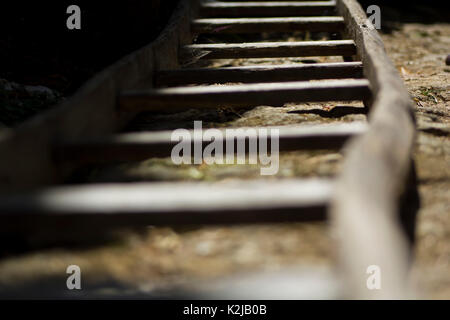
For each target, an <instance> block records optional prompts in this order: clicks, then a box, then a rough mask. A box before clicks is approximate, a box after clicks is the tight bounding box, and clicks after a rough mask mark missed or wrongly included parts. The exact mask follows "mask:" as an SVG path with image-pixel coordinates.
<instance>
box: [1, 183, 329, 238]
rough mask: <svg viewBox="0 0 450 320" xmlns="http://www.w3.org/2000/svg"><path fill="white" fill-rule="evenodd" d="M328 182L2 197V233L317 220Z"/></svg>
mask: <svg viewBox="0 0 450 320" xmlns="http://www.w3.org/2000/svg"><path fill="white" fill-rule="evenodd" d="M331 192H332V184H331V183H330V182H329V181H328V180H289V181H271V182H270V183H267V182H264V181H261V180H257V181H237V182H228V183H133V184H95V185H87V186H69V187H56V188H49V189H43V190H40V191H37V192H34V193H28V194H15V195H9V196H8V197H6V196H0V220H1V223H0V228H2V229H6V230H10V229H14V228H26V227H29V228H39V227H49V226H58V227H59V228H61V227H63V226H67V227H68V228H71V229H72V228H81V230H80V231H81V232H82V231H83V230H84V228H92V227H94V228H98V227H101V228H108V227H125V226H145V225H180V224H184V225H186V224H188V225H189V224H220V223H239V224H241V223H261V222H287V221H304V220H320V219H323V218H324V217H325V208H326V205H327V202H328V200H329V198H330V194H331Z"/></svg>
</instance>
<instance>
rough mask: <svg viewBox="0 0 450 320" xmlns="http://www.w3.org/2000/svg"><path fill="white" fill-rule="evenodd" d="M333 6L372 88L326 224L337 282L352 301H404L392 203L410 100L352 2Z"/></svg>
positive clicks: (399, 236) (402, 259)
mask: <svg viewBox="0 0 450 320" xmlns="http://www.w3.org/2000/svg"><path fill="white" fill-rule="evenodd" d="M337 6H338V12H339V14H341V15H342V16H344V17H345V19H346V21H347V24H348V27H349V28H348V33H349V35H350V36H351V37H352V38H354V39H355V42H356V43H357V46H358V54H359V56H360V57H361V59H362V61H363V64H364V71H365V76H366V77H367V78H368V79H369V81H370V83H371V86H372V88H373V89H374V102H373V105H372V108H371V112H370V114H369V119H370V125H371V127H370V128H371V129H370V130H369V131H368V132H367V133H366V134H364V135H363V136H362V137H361V138H359V139H357V140H356V141H354V142H353V143H352V144H351V145H350V146H349V148H348V150H349V153H348V155H347V157H346V162H345V165H344V169H343V172H342V176H341V177H340V178H339V182H338V187H337V190H336V193H335V195H334V196H333V205H332V208H331V211H330V212H331V218H332V220H333V221H332V224H331V225H332V226H333V227H334V228H335V232H336V234H338V235H340V237H339V246H338V248H339V256H340V261H341V263H342V265H341V269H340V270H342V271H343V274H342V278H343V280H344V281H346V282H345V283H346V284H347V288H346V290H347V292H348V293H349V295H350V296H351V297H352V298H358V299H392V298H395V299H398V298H411V297H412V291H411V290H410V289H411V288H410V287H409V286H408V280H407V279H408V273H409V268H408V264H409V261H410V260H409V253H408V245H407V242H406V237H405V235H404V233H403V232H402V230H401V228H400V226H399V213H398V205H399V197H400V194H401V192H402V190H403V189H404V187H405V183H406V178H407V175H408V171H409V167H410V160H411V153H412V147H413V142H414V135H415V128H414V121H413V112H412V110H413V103H412V101H411V98H410V96H409V94H408V91H407V90H406V88H405V86H404V84H403V82H402V80H401V78H400V76H399V75H398V73H397V70H396V68H395V66H394V65H393V64H392V62H391V61H390V59H389V58H388V57H387V55H386V52H385V49H384V46H383V42H382V40H381V38H380V36H379V35H378V32H377V31H376V30H375V29H374V28H370V27H369V22H368V20H367V17H366V15H365V13H364V11H363V10H362V8H361V7H360V5H359V4H358V3H357V2H356V1H355V0H338V1H337ZM372 265H376V266H378V267H379V268H380V270H381V274H382V279H383V280H382V288H381V289H380V290H368V289H367V286H366V281H367V274H366V271H367V268H368V267H369V266H372Z"/></svg>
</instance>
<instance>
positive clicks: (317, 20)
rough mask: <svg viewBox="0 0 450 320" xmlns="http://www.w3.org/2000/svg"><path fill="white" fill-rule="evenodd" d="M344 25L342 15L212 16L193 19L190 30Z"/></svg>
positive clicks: (280, 29) (336, 29)
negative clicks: (284, 16) (281, 16)
mask: <svg viewBox="0 0 450 320" xmlns="http://www.w3.org/2000/svg"><path fill="white" fill-rule="evenodd" d="M344 27H345V24H344V19H343V18H342V17H306V18H305V17H286V18H234V19H218V18H214V19H197V20H194V21H193V22H192V25H191V30H192V32H194V33H261V32H294V31H311V32H319V31H329V32H339V31H341V30H343V29H344Z"/></svg>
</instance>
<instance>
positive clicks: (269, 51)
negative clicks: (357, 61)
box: [182, 40, 356, 59]
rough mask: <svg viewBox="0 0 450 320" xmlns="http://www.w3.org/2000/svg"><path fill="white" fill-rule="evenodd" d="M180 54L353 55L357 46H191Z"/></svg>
mask: <svg viewBox="0 0 450 320" xmlns="http://www.w3.org/2000/svg"><path fill="white" fill-rule="evenodd" d="M182 54H183V56H185V57H186V58H187V57H194V56H198V55H200V54H201V55H203V56H204V58H205V59H237V58H277V57H309V56H352V55H354V54H356V47H355V43H354V42H353V40H334V41H299V42H254V43H240V44H234V43H217V44H192V45H187V46H185V47H184V50H183V52H182Z"/></svg>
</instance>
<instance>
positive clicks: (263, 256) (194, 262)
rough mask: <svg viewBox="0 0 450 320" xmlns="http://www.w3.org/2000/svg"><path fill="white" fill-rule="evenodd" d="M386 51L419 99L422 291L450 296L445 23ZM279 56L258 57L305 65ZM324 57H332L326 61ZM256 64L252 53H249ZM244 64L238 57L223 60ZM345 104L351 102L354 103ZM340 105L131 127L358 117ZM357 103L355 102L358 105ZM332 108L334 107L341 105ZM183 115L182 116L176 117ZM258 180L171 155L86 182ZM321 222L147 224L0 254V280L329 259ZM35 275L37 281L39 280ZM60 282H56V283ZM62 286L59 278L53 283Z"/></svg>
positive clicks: (149, 281)
mask: <svg viewBox="0 0 450 320" xmlns="http://www.w3.org/2000/svg"><path fill="white" fill-rule="evenodd" d="M383 39H384V41H385V44H386V48H387V51H388V53H389V55H390V56H391V58H392V60H393V61H394V63H395V65H396V66H397V68H398V70H399V72H400V73H401V75H402V77H403V78H404V80H405V83H406V85H407V87H408V89H409V91H410V93H411V95H412V97H413V98H414V99H415V101H416V115H417V124H418V129H419V130H418V131H419V133H418V137H417V144H416V150H415V153H414V158H415V161H416V166H417V171H418V179H419V186H418V187H419V192H420V196H421V201H422V206H421V209H420V211H419V214H418V224H417V229H416V237H417V242H416V246H415V260H414V266H413V271H414V274H415V278H416V279H418V280H417V281H418V283H419V288H420V291H421V292H422V294H423V296H424V297H426V298H433V299H434V298H447V299H448V298H450V191H449V190H450V188H449V186H450V139H449V131H450V107H449V103H448V100H449V83H450V82H449V72H450V67H448V66H445V62H444V60H445V57H446V55H447V54H449V53H450V52H449V51H450V24H435V25H425V24H412V23H406V24H402V25H401V26H400V27H399V28H397V29H396V30H393V31H392V32H391V33H386V34H383ZM305 60H308V59H307V58H306V59H298V60H295V59H294V60H292V59H282V60H279V61H273V60H270V61H260V63H269V64H273V63H302V62H307V61H305ZM322 61H329V60H328V59H323V60H322ZM253 62H254V61H253ZM220 63H222V64H223V65H241V64H243V63H246V62H244V61H242V60H234V61H222V62H220ZM355 104H356V103H351V104H348V105H355ZM345 106H346V105H345V104H342V103H338V104H301V105H297V104H292V105H288V106H286V107H285V108H273V107H270V106H259V107H257V108H255V109H252V110H250V111H241V110H233V109H227V108H223V109H221V110H219V111H217V112H213V114H211V113H196V112H187V113H186V114H184V115H182V116H183V117H180V115H179V116H177V117H173V116H168V115H158V116H157V117H156V118H155V117H149V116H147V117H145V116H144V117H140V118H139V120H138V121H135V122H134V123H133V125H132V128H130V129H133V130H144V129H145V130H147V129H152V130H156V129H167V128H169V129H170V128H171V126H172V127H174V128H179V127H190V126H192V125H193V122H192V121H193V120H202V119H203V120H204V122H205V123H204V126H205V127H206V126H222V127H223V126H245V125H281V124H283V125H286V124H296V125H302V124H304V123H308V124H310V123H328V122H337V121H365V120H366V116H365V114H364V110H363V109H362V108H361V109H360V110H358V109H357V110H356V111H353V112H350V111H349V109H346V108H345ZM356 106H360V107H362V105H361V104H360V103H359V104H358V105H356ZM333 110H334V111H333ZM338 111H339V112H338ZM181 118H183V119H184V120H181ZM342 158H343V155H342V154H341V153H336V152H326V151H324V152H314V153H311V152H291V153H286V154H282V155H281V158H280V171H279V173H278V175H276V176H274V177H270V178H267V179H281V178H283V179H289V178H291V177H310V176H321V177H331V176H334V175H336V174H337V173H339V168H340V164H341V163H342ZM257 177H258V178H259V168H258V166H216V167H210V166H205V165H200V166H183V167H175V166H173V165H172V163H171V162H170V161H169V159H159V160H155V159H150V160H147V161H143V162H139V163H128V164H123V165H121V166H110V167H107V168H101V169H100V168H98V169H95V170H91V171H89V174H87V175H86V176H85V179H87V180H89V181H128V180H132V179H136V178H139V179H140V180H150V181H158V180H172V181H179V180H196V181H227V180H230V179H238V178H257ZM328 231H329V230H328V226H327V224H326V223H297V224H285V225H283V224H281V225H264V226H263V225H261V226H259V225H250V226H236V227H202V226H193V227H189V228H170V227H167V228H147V229H145V230H140V231H139V232H138V231H123V232H122V233H121V234H119V235H118V236H117V237H116V238H115V239H116V240H115V241H114V242H108V243H103V244H99V245H94V246H89V247H87V248H86V247H84V248H78V249H65V248H51V249H46V250H39V251H33V252H27V253H23V254H21V255H15V256H9V257H6V258H4V259H2V260H1V261H0V285H1V284H3V285H5V284H12V285H14V286H19V287H20V285H21V284H22V285H28V284H30V283H33V282H34V284H39V286H41V287H40V288H45V283H47V284H48V283H55V281H56V283H59V282H60V283H61V285H62V286H63V285H64V284H65V277H66V274H65V270H66V268H67V266H68V265H72V264H75V265H79V266H80V267H81V269H82V274H83V283H84V284H85V287H86V288H89V287H95V286H100V285H102V284H105V283H116V284H117V283H118V284H120V285H123V286H126V287H133V288H137V289H139V290H141V291H146V292H152V291H154V290H157V289H161V288H167V287H170V286H172V285H175V284H183V283H190V282H192V281H193V280H194V279H199V280H205V279H216V278H218V277H222V276H225V275H231V274H237V273H240V272H251V273H255V272H257V271H277V270H278V271H279V270H284V268H290V267H299V266H304V267H308V266H322V267H325V268H327V267H332V266H333V265H334V262H335V261H334V259H335V257H334V252H335V248H334V241H333V235H331V234H330V233H329V232H328ZM36 280H38V282H36ZM58 281H59V282H58ZM58 286H59V285H58Z"/></svg>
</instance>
